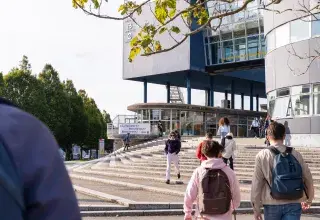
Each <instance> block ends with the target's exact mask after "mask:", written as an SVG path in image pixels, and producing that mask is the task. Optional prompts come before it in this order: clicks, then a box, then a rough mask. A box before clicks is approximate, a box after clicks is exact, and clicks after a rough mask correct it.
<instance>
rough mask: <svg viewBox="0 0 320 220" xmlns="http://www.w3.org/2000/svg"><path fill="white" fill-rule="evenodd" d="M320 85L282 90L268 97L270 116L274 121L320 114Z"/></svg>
mask: <svg viewBox="0 0 320 220" xmlns="http://www.w3.org/2000/svg"><path fill="white" fill-rule="evenodd" d="M319 98H320V85H319V84H314V85H312V84H306V85H299V86H292V87H287V88H281V89H278V90H275V91H272V92H269V93H268V95H267V99H268V109H269V114H270V115H271V117H272V118H274V119H281V118H294V117H304V116H310V115H319V114H320V103H319V101H320V100H319Z"/></svg>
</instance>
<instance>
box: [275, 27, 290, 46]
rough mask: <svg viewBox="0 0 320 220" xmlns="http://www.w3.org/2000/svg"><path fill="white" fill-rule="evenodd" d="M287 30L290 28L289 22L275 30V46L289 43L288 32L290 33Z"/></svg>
mask: <svg viewBox="0 0 320 220" xmlns="http://www.w3.org/2000/svg"><path fill="white" fill-rule="evenodd" d="M289 30H290V26H289V23H287V24H284V25H282V26H280V27H278V28H277V29H276V30H275V33H276V36H275V37H276V48H279V47H282V46H284V45H287V44H289V34H290V31H289Z"/></svg>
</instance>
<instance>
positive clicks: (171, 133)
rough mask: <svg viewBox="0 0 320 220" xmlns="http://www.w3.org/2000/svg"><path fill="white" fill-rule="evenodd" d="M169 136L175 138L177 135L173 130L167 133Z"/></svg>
mask: <svg viewBox="0 0 320 220" xmlns="http://www.w3.org/2000/svg"><path fill="white" fill-rule="evenodd" d="M169 137H174V138H176V137H177V133H176V132H174V131H171V132H170V134H169Z"/></svg>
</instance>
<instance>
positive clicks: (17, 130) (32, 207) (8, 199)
mask: <svg viewBox="0 0 320 220" xmlns="http://www.w3.org/2000/svg"><path fill="white" fill-rule="evenodd" d="M0 122H1V123H0V185H1V186H0V207H1V208H0V216H1V219H3V220H23V219H36V220H54V219H59V220H80V219H81V216H80V210H79V207H78V202H77V199H76V196H75V193H74V190H73V188H72V184H71V181H70V178H69V176H68V173H67V170H66V168H65V165H64V163H63V160H62V159H61V156H60V154H59V147H58V144H57V142H56V141H55V139H54V137H53V135H52V133H51V132H50V131H49V129H48V128H47V127H46V126H45V125H44V124H43V123H41V122H40V121H39V120H38V119H36V118H35V117H33V116H32V115H30V114H28V113H26V112H24V111H22V110H20V109H19V108H18V107H15V106H14V105H13V104H11V103H10V102H9V101H7V100H4V99H2V98H0Z"/></svg>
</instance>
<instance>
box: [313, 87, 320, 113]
mask: <svg viewBox="0 0 320 220" xmlns="http://www.w3.org/2000/svg"><path fill="white" fill-rule="evenodd" d="M313 114H315V115H319V114H320V84H315V85H313Z"/></svg>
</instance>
